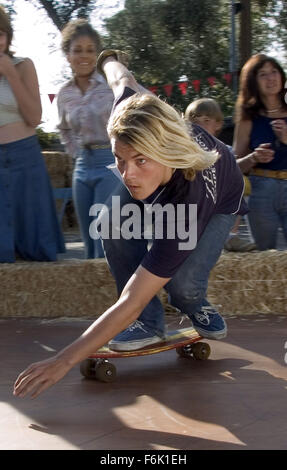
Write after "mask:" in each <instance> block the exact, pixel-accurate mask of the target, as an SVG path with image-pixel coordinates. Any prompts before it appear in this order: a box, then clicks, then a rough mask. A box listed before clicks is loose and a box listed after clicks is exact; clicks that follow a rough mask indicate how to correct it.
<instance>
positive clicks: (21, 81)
mask: <svg viewBox="0 0 287 470" xmlns="http://www.w3.org/2000/svg"><path fill="white" fill-rule="evenodd" d="M12 36H13V30H12V27H11V24H10V20H9V17H8V15H7V14H6V12H5V10H4V9H3V8H2V7H0V217H1V228H0V262H2V263H12V262H14V261H15V259H16V255H18V256H20V257H21V258H23V259H26V260H33V261H55V260H56V259H57V253H59V252H63V251H65V246H64V241H63V237H62V234H61V231H60V227H59V224H58V219H57V213H56V209H55V203H54V198H53V193H52V189H51V185H50V181H49V177H48V174H47V170H46V167H45V163H44V160H43V157H42V154H41V150H40V146H39V143H38V139H37V137H36V134H35V127H36V126H37V125H38V124H39V123H40V120H41V112H42V110H41V101H40V95H39V86H38V80H37V75H36V71H35V68H34V64H33V62H32V61H31V60H30V59H27V58H25V59H24V58H20V57H14V56H13V54H12V53H11V52H10V44H11V41H12Z"/></svg>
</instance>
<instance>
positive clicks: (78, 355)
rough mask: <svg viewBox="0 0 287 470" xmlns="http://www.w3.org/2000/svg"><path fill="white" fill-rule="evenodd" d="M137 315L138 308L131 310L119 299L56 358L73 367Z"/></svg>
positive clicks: (126, 303) (131, 308)
mask: <svg viewBox="0 0 287 470" xmlns="http://www.w3.org/2000/svg"><path fill="white" fill-rule="evenodd" d="M139 315H140V309H139V307H138V308H133V307H132V306H131V305H130V303H129V302H127V301H126V299H124V298H122V297H121V298H120V299H119V300H118V302H116V304H114V305H113V306H112V307H110V308H109V309H108V310H107V311H106V312H105V313H104V314H103V315H101V316H100V317H99V318H98V319H97V320H96V321H95V322H94V323H93V324H92V325H91V326H90V327H89V328H88V329H87V330H86V331H85V332H84V333H83V334H82V335H81V336H80V337H79V338H78V339H77V340H76V341H75V342H74V343H72V344H70V345H69V346H68V347H66V348H65V349H63V350H62V351H61V352H60V353H59V354H58V355H57V356H58V358H59V359H61V360H63V361H64V362H66V363H68V364H69V366H70V367H73V366H74V365H76V364H78V363H79V362H81V361H82V360H83V359H85V358H87V357H88V356H89V355H90V354H91V353H93V352H95V351H97V350H98V349H99V348H100V347H102V346H103V345H104V344H106V343H107V342H108V341H109V340H111V339H112V338H113V337H114V336H116V335H117V334H118V333H120V332H121V331H122V330H124V329H125V328H126V327H127V326H128V325H130V324H131V323H132V322H133V321H134V320H136V318H137V317H138V316H139Z"/></svg>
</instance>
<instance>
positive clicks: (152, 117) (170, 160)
mask: <svg viewBox="0 0 287 470" xmlns="http://www.w3.org/2000/svg"><path fill="white" fill-rule="evenodd" d="M108 133H109V136H110V138H112V137H116V138H119V139H120V140H122V141H123V142H124V143H126V144H129V145H131V146H132V147H133V148H134V149H135V150H137V151H138V152H140V153H142V154H143V155H145V156H146V157H149V158H151V159H152V160H155V161H157V162H159V163H161V164H162V165H165V166H167V167H169V168H179V169H182V170H183V173H184V176H185V178H186V179H188V180H193V179H194V178H195V175H196V172H197V171H202V170H204V169H206V168H208V167H210V166H211V165H213V164H214V163H215V162H216V160H217V159H218V157H219V155H218V153H217V152H216V151H215V150H213V151H207V150H204V149H203V148H202V147H200V145H199V144H198V143H197V142H196V141H195V140H194V139H193V138H192V137H191V136H190V135H189V133H188V129H187V126H186V124H185V122H184V120H183V119H182V118H181V117H180V115H179V114H178V113H177V111H176V110H175V109H174V108H172V107H171V106H170V105H168V104H167V103H165V102H164V101H162V100H160V99H159V98H157V97H156V96H153V95H149V94H139V93H136V94H135V95H133V96H131V97H130V98H128V99H126V100H124V101H122V102H121V103H120V104H119V105H118V106H117V107H116V109H115V111H114V113H113V114H112V115H111V118H110V120H109V123H108Z"/></svg>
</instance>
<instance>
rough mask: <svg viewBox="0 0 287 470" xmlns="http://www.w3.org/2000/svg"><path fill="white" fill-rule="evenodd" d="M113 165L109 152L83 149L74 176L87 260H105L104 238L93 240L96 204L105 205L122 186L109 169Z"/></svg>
mask: <svg viewBox="0 0 287 470" xmlns="http://www.w3.org/2000/svg"><path fill="white" fill-rule="evenodd" d="M112 163H114V156H113V154H112V152H111V150H110V149H91V150H88V149H81V151H80V153H79V156H78V158H77V160H76V164H75V169H74V173H73V200H74V204H75V209H76V213H77V218H78V222H79V226H80V230H81V235H82V239H83V242H84V248H85V257H86V258H104V256H105V255H104V251H103V247H102V242H101V239H97V240H94V239H93V238H91V237H90V234H89V228H90V224H91V222H92V220H93V217H92V216H90V215H89V211H90V207H91V206H92V205H93V204H96V203H98V204H105V203H106V201H107V199H108V198H109V197H110V195H111V194H112V193H113V191H114V190H115V188H116V187H117V186H119V185H122V183H121V182H120V181H119V180H118V178H117V177H116V176H115V175H114V174H113V172H112V171H111V170H110V169H108V168H107V165H110V164H112Z"/></svg>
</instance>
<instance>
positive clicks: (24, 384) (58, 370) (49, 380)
mask: <svg viewBox="0 0 287 470" xmlns="http://www.w3.org/2000/svg"><path fill="white" fill-rule="evenodd" d="M71 367H72V366H71V365H69V364H67V363H66V362H65V361H63V359H60V358H59V357H58V356H53V357H52V358H49V359H46V360H45V361H41V362H36V363H34V364H31V365H30V366H29V367H28V368H27V369H26V370H24V371H23V372H22V373H21V374H20V375H19V377H18V378H17V380H16V382H15V384H14V392H13V394H14V395H15V396H18V397H25V396H26V395H30V396H31V398H36V397H37V396H38V395H40V393H42V392H44V390H47V389H48V388H49V387H51V386H52V385H54V384H55V383H57V382H58V381H59V380H61V379H62V378H63V377H64V375H66V373H67V372H68V371H69V370H70V369H71Z"/></svg>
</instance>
